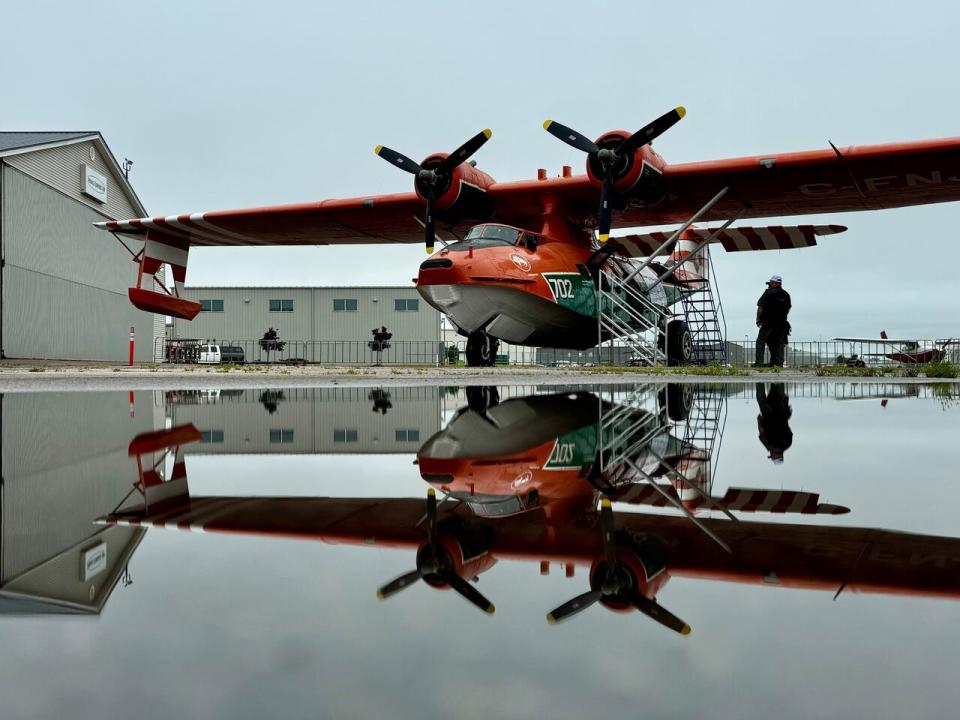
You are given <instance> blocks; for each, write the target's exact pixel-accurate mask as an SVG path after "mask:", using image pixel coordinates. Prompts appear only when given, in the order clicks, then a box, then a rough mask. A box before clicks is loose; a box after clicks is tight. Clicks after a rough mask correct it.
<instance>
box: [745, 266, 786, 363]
mask: <svg viewBox="0 0 960 720" xmlns="http://www.w3.org/2000/svg"><path fill="white" fill-rule="evenodd" d="M789 314H790V293H788V292H787V291H786V290H784V289H783V278H782V277H780V276H779V275H771V276H770V279H769V280H767V289H766V290H764V292H763V295H761V296H760V299H759V300H757V327H758V328H760V331H759V332H758V333H757V351H756V358H755V361H754V365H755V366H756V367H763V365H764V362H763V359H764V358H763V351H764V348H765V347H769V348H770V365H775V366H777V367H783V346H784V345H786V344H787V335H788V334H789V333H790V323H789V322H787V315H789Z"/></svg>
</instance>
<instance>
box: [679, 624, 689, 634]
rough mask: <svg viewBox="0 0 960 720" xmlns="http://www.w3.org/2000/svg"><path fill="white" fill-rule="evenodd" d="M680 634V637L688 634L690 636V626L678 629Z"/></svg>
mask: <svg viewBox="0 0 960 720" xmlns="http://www.w3.org/2000/svg"><path fill="white" fill-rule="evenodd" d="M680 634H681V635H689V634H690V626H689V625H684V626H683V627H682V628H680Z"/></svg>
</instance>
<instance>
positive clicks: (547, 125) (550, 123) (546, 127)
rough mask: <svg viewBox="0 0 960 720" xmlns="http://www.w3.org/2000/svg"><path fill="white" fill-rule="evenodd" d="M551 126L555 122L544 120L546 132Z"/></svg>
mask: <svg viewBox="0 0 960 720" xmlns="http://www.w3.org/2000/svg"><path fill="white" fill-rule="evenodd" d="M551 125H553V120H544V121H543V129H544V130H549V129H550V126H551Z"/></svg>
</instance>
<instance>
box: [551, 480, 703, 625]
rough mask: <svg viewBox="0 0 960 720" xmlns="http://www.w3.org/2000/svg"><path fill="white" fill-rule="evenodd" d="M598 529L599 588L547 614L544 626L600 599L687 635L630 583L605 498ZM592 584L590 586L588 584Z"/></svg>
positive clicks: (677, 622)
mask: <svg viewBox="0 0 960 720" xmlns="http://www.w3.org/2000/svg"><path fill="white" fill-rule="evenodd" d="M600 528H601V530H602V531H603V556H604V564H603V565H601V566H600V567H599V568H597V572H596V574H595V576H594V577H596V578H597V580H598V581H599V586H597V587H594V588H592V589H591V590H590V591H589V592H585V593H583V594H582V595H577V596H576V597H575V598H573V599H572V600H568V601H567V602H565V603H563V605H561V606H560V607H558V608H556V609H554V610H552V611H551V612H549V613H548V614H547V622H548V623H550V624H551V625H553V624H554V623H558V622H560V621H561V620H566V619H567V618H570V617H573V616H574V615H576V614H577V613H578V612H581V611H583V610H586V609H587V608H588V607H590V606H591V605H593V604H594V603H596V602H597V601H598V600H601V599H603V598H609V599H610V600H619V601H620V602H623V603H626V604H628V605H632V606H633V607H635V608H636V609H637V610H639V611H640V612H642V613H643V614H644V615H646V616H647V617H649V618H650V619H651V620H655V621H657V622H658V623H660V624H661V625H663V626H664V627H667V628H670V629H671V630H673V631H674V632H678V633H680V634H681V635H689V634H690V626H689V625H687V624H686V623H685V622H684V621H683V620H681V619H680V618H678V617H677V616H676V615H674V614H673V613H671V612H670V611H669V610H667V609H666V608H664V607H663V606H661V605H660V604H659V603H658V602H656V601H655V600H651V599H650V598H648V597H647V596H646V595H644V594H643V593H642V592H640V588H639V587H638V586H637V584H636V582H634V580H633V577H632V575H631V572H630V570H628V569H627V568H626V566H625V565H624V564H623V563H622V562H621V561H620V560H619V559H618V558H617V544H616V535H615V530H614V526H613V506H612V505H611V504H610V500H609V498H604V499H603V502H602V503H601V505H600ZM591 584H593V583H591Z"/></svg>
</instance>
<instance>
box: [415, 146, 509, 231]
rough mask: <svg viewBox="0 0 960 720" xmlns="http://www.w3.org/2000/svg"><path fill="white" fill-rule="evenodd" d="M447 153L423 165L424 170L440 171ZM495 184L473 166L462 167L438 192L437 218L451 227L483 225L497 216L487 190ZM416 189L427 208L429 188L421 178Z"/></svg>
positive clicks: (455, 170)
mask: <svg viewBox="0 0 960 720" xmlns="http://www.w3.org/2000/svg"><path fill="white" fill-rule="evenodd" d="M446 157H447V153H435V154H434V155H431V156H429V157H428V158H427V159H426V160H424V161H423V162H422V163H420V166H421V167H422V168H424V169H428V170H429V169H433V168H436V167H437V166H438V165H439V164H440V163H441V162H442V161H443V159H444V158H446ZM494 182H495V180H494V179H493V178H492V177H490V175H488V174H487V173H485V172H483V171H482V170H477V168H475V167H474V166H473V165H471V164H470V163H461V164H460V165H458V166H457V167H455V168H454V169H453V173H452V174H451V177H450V178H449V180H448V181H447V182H445V183H444V184H443V185H442V186H440V187H438V188H436V191H435V192H436V193H437V196H436V197H437V214H438V216H439V217H440V219H441V220H443V221H444V222H445V223H448V224H451V225H452V224H456V223H459V222H461V221H463V220H470V221H476V222H481V221H483V220H489V219H490V218H491V217H492V216H493V205H492V204H491V203H490V201H489V199H488V198H487V188H488V187H490V186H491V185H493V183H494ZM414 189H415V190H416V192H417V195H418V196H419V197H420V200H421V201H423V204H424V205H426V203H427V193H428V192H429V187H428V186H427V185H426V184H425V183H424V182H423V181H422V180H421V179H420V178H419V177H418V178H417V179H416V180H414Z"/></svg>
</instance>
